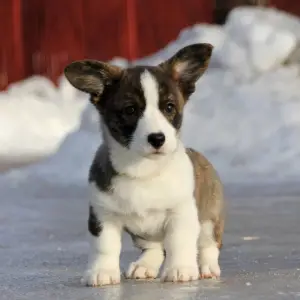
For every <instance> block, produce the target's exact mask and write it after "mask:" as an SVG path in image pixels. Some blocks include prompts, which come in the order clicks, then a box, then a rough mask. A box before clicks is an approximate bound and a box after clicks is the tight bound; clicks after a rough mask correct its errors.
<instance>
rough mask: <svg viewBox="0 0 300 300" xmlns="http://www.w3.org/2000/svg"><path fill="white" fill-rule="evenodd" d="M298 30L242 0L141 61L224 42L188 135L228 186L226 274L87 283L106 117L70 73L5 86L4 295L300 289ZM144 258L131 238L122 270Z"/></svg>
mask: <svg viewBox="0 0 300 300" xmlns="http://www.w3.org/2000/svg"><path fill="white" fill-rule="evenodd" d="M299 39H300V25H299V19H298V18H296V17H291V16H289V15H287V14H283V13H280V12H278V11H276V10H255V9H245V8H241V9H237V10H235V11H234V12H233V13H232V14H231V16H230V18H229V20H228V23H227V24H226V25H225V26H224V27H220V26H212V25H203V24H200V25H195V26H194V27H192V28H188V29H186V30H184V31H183V32H182V33H181V34H180V36H179V38H178V40H177V41H174V42H172V43H171V44H170V45H168V46H167V47H166V48H165V49H162V50H161V51H159V52H158V53H156V54H154V55H153V56H152V57H148V58H145V59H143V60H140V61H139V62H140V63H145V64H149V63H151V64H155V63H159V62H161V61H162V60H163V59H167V58H168V57H169V56H170V55H172V54H173V53H174V52H175V51H176V50H178V49H179V48H181V47H183V46H185V45H187V44H190V43H195V42H211V43H212V44H213V45H214V46H215V51H214V54H213V58H212V62H211V66H210V68H209V71H208V72H207V73H206V74H205V75H204V76H203V78H202V79H201V80H200V81H199V83H198V85H197V91H196V93H195V95H194V96H193V97H192V99H191V101H190V102H189V104H188V105H187V107H186V111H185V119H184V127H183V140H184V141H185V143H186V144H187V145H188V146H193V147H194V148H195V149H197V150H199V151H202V152H203V153H204V154H206V156H207V157H208V158H209V159H210V160H211V161H212V162H213V163H214V165H215V167H216V168H217V170H218V171H219V173H220V175H221V177H222V179H223V181H224V182H225V183H226V193H227V198H228V215H229V216H228V220H227V227H226V234H225V239H224V243H225V246H224V249H223V251H222V256H221V265H222V268H223V276H222V279H221V281H220V282H216V281H199V282H196V283H193V284H189V285H182V284H181V285H174V284H164V285H162V284H160V283H159V282H157V281H155V282H148V283H145V282H133V281H124V282H123V283H122V284H121V285H120V286H117V287H107V288H102V289H100V288H96V289H92V288H85V287H82V286H80V284H79V278H80V275H81V274H82V271H83V269H84V268H85V264H86V259H87V250H88V248H87V247H88V245H87V240H86V229H87V228H86V222H87V210H88V205H87V199H86V198H87V191H86V177H87V172H88V168H89V164H90V163H91V159H92V156H93V154H94V152H95V151H96V148H97V146H98V145H99V143H100V142H101V134H100V133H99V131H98V117H97V114H96V112H95V110H94V109H93V108H92V106H91V105H89V103H88V101H87V96H86V95H83V94H82V93H79V92H77V91H75V90H74V89H73V88H72V87H71V86H70V85H69V84H68V83H67V82H66V81H65V80H64V79H63V78H62V80H61V81H60V84H59V87H58V88H56V87H54V86H53V85H52V84H51V83H50V82H49V81H48V80H46V79H45V78H41V77H34V78H30V79H28V80H26V81H24V82H20V83H17V84H15V85H13V86H11V87H10V88H9V90H8V92H3V93H0V126H1V132H0V145H1V147H0V172H2V173H3V174H1V176H0V190H1V197H0V204H1V210H0V225H1V226H0V266H1V267H0V299H1V300H5V299H9V300H14V299H28V300H29V299H30V300H31V299H47V300H51V299H62V300H68V299H72V300H76V299H78V300H79V299H120V300H123V299H124V300H126V299H138V300H140V299H143V300H147V299H149V300H153V299H180V300H185V299H245V300H247V299H297V298H300V278H299V277H300V239H299V236H300V231H299V214H300V203H299V192H300V188H299V183H298V182H299V175H300V139H299V137H300V89H299V84H300V78H299V66H298V63H299V62H300V61H299V62H298V63H297V61H294V64H286V63H285V62H286V61H287V60H288V59H289V57H290V55H292V53H294V51H295V47H296V49H297V47H298V46H296V45H299ZM115 63H117V64H121V65H124V66H126V64H127V63H128V62H127V61H126V60H124V59H116V60H115ZM136 63H137V62H136ZM26 165H27V166H26ZM20 167H23V168H20ZM136 255H137V251H136V250H133V249H132V247H131V243H130V242H129V239H128V237H124V252H123V254H122V258H121V265H122V267H123V268H124V267H126V266H127V265H128V264H129V262H131V261H132V260H133V259H134V258H135V257H136Z"/></svg>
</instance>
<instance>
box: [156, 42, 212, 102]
mask: <svg viewBox="0 0 300 300" xmlns="http://www.w3.org/2000/svg"><path fill="white" fill-rule="evenodd" d="M212 50H213V46H212V45H211V44H192V45H189V46H186V47H184V48H182V49H181V50H179V51H178V52H177V53H176V54H175V55H174V56H172V57H171V58H170V59H168V60H167V61H165V62H163V63H161V64H160V65H159V67H161V68H163V70H164V71H166V72H169V73H170V74H171V76H172V78H173V79H174V80H175V81H176V82H177V83H178V85H179V87H180V89H181V91H182V93H183V95H184V96H185V97H187V98H188V97H189V96H190V95H191V94H192V93H193V92H194V91H195V84H196V82H197V80H198V79H199V78H200V77H201V76H202V74H203V73H204V72H205V70H206V69H207V67H208V64H209V61H210V57H211V55H212Z"/></svg>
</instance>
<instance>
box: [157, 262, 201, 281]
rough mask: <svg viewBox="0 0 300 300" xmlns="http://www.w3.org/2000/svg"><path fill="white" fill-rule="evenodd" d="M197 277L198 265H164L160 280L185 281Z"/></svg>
mask: <svg viewBox="0 0 300 300" xmlns="http://www.w3.org/2000/svg"><path fill="white" fill-rule="evenodd" d="M197 279H199V270H198V266H197V265H196V266H194V267H188V266H178V267H173V266H170V267H166V268H165V269H164V271H163V274H162V276H161V280H162V281H167V282H187V281H192V280H197Z"/></svg>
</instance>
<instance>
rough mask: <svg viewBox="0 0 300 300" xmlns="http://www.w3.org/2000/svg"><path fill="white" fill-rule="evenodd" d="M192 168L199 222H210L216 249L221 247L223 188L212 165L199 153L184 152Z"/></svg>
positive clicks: (189, 150)
mask: <svg viewBox="0 0 300 300" xmlns="http://www.w3.org/2000/svg"><path fill="white" fill-rule="evenodd" d="M186 152H187V154H188V156H189V158H190V160H191V161H192V163H193V166H194V176H195V191H194V195H195V199H196V203H197V209H198V216H199V222H200V223H203V222H204V221H212V223H213V224H214V235H215V240H216V242H217V245H218V248H219V249H220V248H221V247H222V244H223V243H222V239H223V232H224V202H223V197H224V195H223V186H222V183H221V181H220V178H219V176H218V174H217V172H216V171H215V169H214V168H213V166H212V164H211V163H210V162H209V161H208V160H207V159H206V158H205V157H204V156H203V155H202V154H201V153H199V152H197V151H195V150H194V149H191V148H188V149H187V150H186Z"/></svg>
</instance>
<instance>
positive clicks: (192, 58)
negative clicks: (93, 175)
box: [65, 44, 213, 157]
mask: <svg viewBox="0 0 300 300" xmlns="http://www.w3.org/2000/svg"><path fill="white" fill-rule="evenodd" d="M212 49H213V47H212V46H211V45H210V44H193V45H190V46H187V47H184V48H182V49H181V50H179V51H178V52H177V53H176V54H175V55H174V56H173V57H171V58H170V59H168V60H167V61H165V62H163V63H161V64H160V65H158V66H151V67H150V66H136V67H132V68H128V69H121V68H119V67H116V66H113V65H110V64H107V63H103V62H99V61H95V60H83V61H76V62H73V63H71V64H70V65H68V66H67V67H66V68H65V75H66V77H67V79H68V81H69V82H70V83H71V84H72V85H73V86H74V87H75V88H77V89H79V90H81V91H83V92H86V93H89V94H90V99H91V102H92V103H93V104H94V106H95V107H96V108H97V110H98V111H99V113H100V114H101V116H102V121H103V122H104V124H105V126H106V128H107V129H108V132H109V134H110V135H111V136H112V137H113V139H114V140H115V141H116V142H118V143H119V144H120V145H121V146H123V147H125V148H127V149H130V150H131V151H134V152H136V153H137V154H139V155H141V156H142V157H155V156H157V155H159V156H160V155H166V154H168V153H171V152H173V151H175V149H176V147H177V143H178V132H179V130H180V127H181V123H182V114H183V108H184V105H185V103H186V102H187V101H188V99H189V97H190V95H191V94H192V93H193V92H194V90H195V84H196V81H197V80H198V79H199V77H200V76H201V75H202V74H203V73H204V71H205V70H206V69H207V67H208V63H209V59H210V57H211V54H212Z"/></svg>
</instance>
